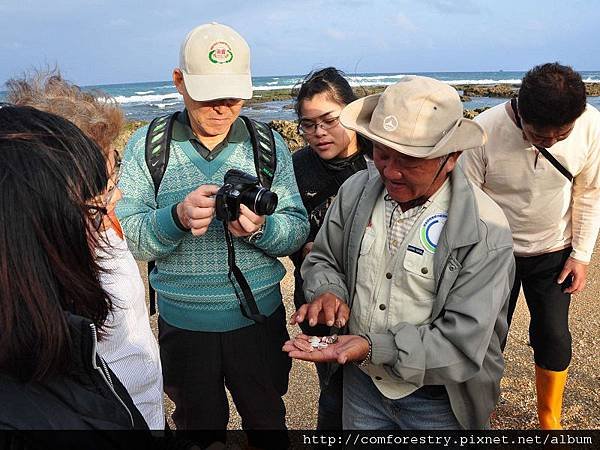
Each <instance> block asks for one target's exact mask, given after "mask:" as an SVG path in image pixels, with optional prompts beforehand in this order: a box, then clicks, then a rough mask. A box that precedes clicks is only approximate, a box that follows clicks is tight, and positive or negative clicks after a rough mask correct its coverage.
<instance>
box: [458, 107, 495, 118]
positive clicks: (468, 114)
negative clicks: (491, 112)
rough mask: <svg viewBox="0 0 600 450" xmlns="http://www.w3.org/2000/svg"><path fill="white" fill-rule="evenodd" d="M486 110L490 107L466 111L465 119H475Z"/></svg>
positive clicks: (464, 113)
mask: <svg viewBox="0 0 600 450" xmlns="http://www.w3.org/2000/svg"><path fill="white" fill-rule="evenodd" d="M486 109H490V107H489V106H485V107H483V108H475V109H465V110H464V111H463V117H465V118H467V119H473V118H475V117H476V116H478V115H479V114H481V113H482V112H484V111H485V110H486Z"/></svg>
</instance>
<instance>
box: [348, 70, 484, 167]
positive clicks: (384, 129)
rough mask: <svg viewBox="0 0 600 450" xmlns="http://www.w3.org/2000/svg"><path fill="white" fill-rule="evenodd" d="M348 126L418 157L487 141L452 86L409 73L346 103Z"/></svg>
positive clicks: (445, 152)
mask: <svg viewBox="0 0 600 450" xmlns="http://www.w3.org/2000/svg"><path fill="white" fill-rule="evenodd" d="M340 122H341V123H342V125H343V126H344V127H346V128H349V129H351V130H354V131H356V132H357V133H359V134H361V135H363V136H365V137H366V138H367V139H370V140H372V141H374V142H378V143H380V144H383V145H385V146H387V147H390V148H393V149H394V150H396V151H398V152H400V153H403V154H405V155H409V156H413V157H416V158H424V159H432V158H438V157H440V156H444V155H447V154H449V153H453V152H458V151H465V150H471V149H474V148H477V147H481V146H482V145H484V144H485V141H486V134H485V132H484V130H483V128H482V127H481V125H479V124H478V123H477V122H475V121H473V120H470V119H465V118H464V117H463V106H462V102H461V101H460V97H459V96H458V93H457V92H456V89H454V88H453V87H452V86H449V85H447V84H446V83H443V82H441V81H438V80H435V79H433V78H428V77H420V76H414V75H409V76H406V77H403V78H401V79H400V80H399V81H398V82H397V83H396V84H393V85H391V86H388V87H387V88H386V89H385V91H383V93H381V94H375V95H369V96H367V97H363V98H361V99H358V100H356V101H354V102H352V103H350V104H349V105H347V106H346V107H345V108H344V109H343V110H342V113H341V115H340Z"/></svg>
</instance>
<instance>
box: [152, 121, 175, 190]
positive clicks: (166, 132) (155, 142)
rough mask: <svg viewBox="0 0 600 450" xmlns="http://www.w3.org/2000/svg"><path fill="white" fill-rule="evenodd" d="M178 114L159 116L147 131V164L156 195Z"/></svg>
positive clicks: (167, 161) (164, 169)
mask: <svg viewBox="0 0 600 450" xmlns="http://www.w3.org/2000/svg"><path fill="white" fill-rule="evenodd" d="M178 114H179V112H176V113H174V114H169V115H166V116H160V117H157V118H156V119H154V120H153V121H152V122H150V125H149V126H148V132H147V133H146V166H148V171H149V172H150V176H151V177H152V182H153V183H154V196H155V197H156V195H157V194H158V189H159V188H160V182H161V181H162V179H163V176H164V174H165V171H166V170H167V164H168V163H169V154H170V152H171V148H170V147H171V133H172V131H173V123H174V122H175V120H176V119H177V115H178Z"/></svg>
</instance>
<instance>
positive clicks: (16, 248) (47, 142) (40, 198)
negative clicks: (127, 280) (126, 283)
mask: <svg viewBox="0 0 600 450" xmlns="http://www.w3.org/2000/svg"><path fill="white" fill-rule="evenodd" d="M0 160H1V161H2V163H1V164H0V372H2V373H7V374H10V375H12V376H14V377H16V378H18V379H21V380H23V381H30V380H42V379H45V378H47V377H49V376H51V375H54V374H57V373H61V372H64V371H66V370H67V369H68V367H69V365H70V361H71V345H70V337H69V331H68V327H67V322H66V318H65V311H68V312H70V313H73V314H77V315H80V316H83V317H86V318H88V319H90V320H91V321H92V322H93V323H94V324H95V325H96V326H97V327H98V329H100V328H101V327H102V325H103V323H104V321H105V319H106V316H107V314H108V312H109V310H110V308H111V301H110V298H109V296H108V294H107V293H106V292H105V291H104V290H103V289H102V287H101V285H100V281H99V275H100V268H99V266H98V265H97V263H96V261H95V248H96V246H97V245H98V242H97V238H95V237H94V234H93V233H90V232H89V231H90V228H89V227H90V220H89V212H88V210H89V209H88V207H87V206H86V205H89V204H90V203H91V200H92V199H93V198H94V197H97V196H98V195H99V194H101V193H102V192H103V191H104V189H105V187H106V184H107V181H108V174H107V167H106V160H105V159H104V155H103V153H102V151H101V150H100V148H99V147H98V146H97V145H96V144H95V143H94V142H93V141H92V140H90V139H89V138H87V137H86V136H85V135H84V134H83V133H82V132H81V131H80V130H79V129H78V128H77V127H76V126H75V125H73V124H72V123H71V122H69V121H67V120H65V119H63V118H61V117H58V116H55V115H53V114H49V113H46V112H41V111H38V110H36V109H34V108H30V107H13V106H4V107H2V108H0Z"/></svg>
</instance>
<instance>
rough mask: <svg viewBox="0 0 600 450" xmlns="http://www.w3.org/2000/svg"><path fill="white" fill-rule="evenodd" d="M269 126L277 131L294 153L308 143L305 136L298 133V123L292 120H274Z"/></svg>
mask: <svg viewBox="0 0 600 450" xmlns="http://www.w3.org/2000/svg"><path fill="white" fill-rule="evenodd" d="M269 126H270V127H271V128H272V129H273V130H275V131H277V132H278V133H279V134H281V136H282V137H283V139H284V140H285V142H286V143H287V145H288V148H289V149H290V151H291V152H292V153H293V152H295V151H296V150H298V149H299V148H302V147H304V146H305V145H306V141H305V140H304V138H303V137H302V136H301V135H300V134H299V133H298V124H297V123H296V122H293V121H290V120H272V121H270V122H269Z"/></svg>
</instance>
